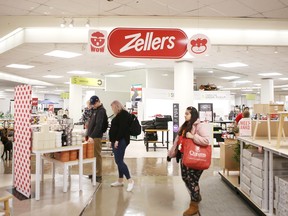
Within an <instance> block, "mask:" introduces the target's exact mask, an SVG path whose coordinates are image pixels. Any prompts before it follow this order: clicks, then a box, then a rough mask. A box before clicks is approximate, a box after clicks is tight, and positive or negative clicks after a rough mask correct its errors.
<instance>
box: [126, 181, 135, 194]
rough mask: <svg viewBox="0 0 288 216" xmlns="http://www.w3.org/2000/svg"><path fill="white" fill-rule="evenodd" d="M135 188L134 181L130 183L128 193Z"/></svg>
mask: <svg viewBox="0 0 288 216" xmlns="http://www.w3.org/2000/svg"><path fill="white" fill-rule="evenodd" d="M133 187H134V181H133V180H132V182H131V183H128V186H127V191H128V192H131V191H132V190H133Z"/></svg>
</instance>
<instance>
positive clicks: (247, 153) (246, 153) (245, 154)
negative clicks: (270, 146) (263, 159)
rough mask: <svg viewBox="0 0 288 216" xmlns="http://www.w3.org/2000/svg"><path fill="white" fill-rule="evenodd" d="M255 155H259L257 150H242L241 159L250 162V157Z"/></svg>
mask: <svg viewBox="0 0 288 216" xmlns="http://www.w3.org/2000/svg"><path fill="white" fill-rule="evenodd" d="M255 154H260V153H259V152H258V149H257V148H256V149H243V157H244V158H246V159H247V160H249V161H251V158H252V156H253V155H255Z"/></svg>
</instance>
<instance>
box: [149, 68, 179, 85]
mask: <svg viewBox="0 0 288 216" xmlns="http://www.w3.org/2000/svg"><path fill="white" fill-rule="evenodd" d="M163 74H165V75H166V76H163ZM146 88H157V89H174V72H173V71H172V72H171V71H167V70H156V69H155V70H152V69H149V70H148V71H147V79H146Z"/></svg>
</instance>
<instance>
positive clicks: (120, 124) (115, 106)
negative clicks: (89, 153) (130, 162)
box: [109, 100, 134, 192]
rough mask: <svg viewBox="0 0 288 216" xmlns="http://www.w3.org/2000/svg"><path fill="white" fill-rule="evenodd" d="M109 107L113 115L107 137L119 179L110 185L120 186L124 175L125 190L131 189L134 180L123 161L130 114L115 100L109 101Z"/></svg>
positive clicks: (128, 137)
mask: <svg viewBox="0 0 288 216" xmlns="http://www.w3.org/2000/svg"><path fill="white" fill-rule="evenodd" d="M111 108H112V110H113V113H114V115H115V117H114V118H113V119H112V122H111V128H110V130H109V139H110V141H111V144H112V149H113V153H114V158H115V163H116V164H117V166H118V173H119V179H118V180H117V181H116V182H114V183H112V184H111V187H121V186H123V185H124V183H123V182H124V176H125V177H126V179H127V180H128V186H127V191H129V192H130V191H132V189H133V187H134V181H133V180H132V178H131V176H130V172H129V169H128V167H127V165H126V164H125V162H124V155H125V150H126V147H127V146H128V145H129V143H130V133H129V125H130V122H131V117H130V114H129V113H128V112H127V111H126V110H125V109H124V106H123V105H122V104H121V103H120V102H119V101H117V100H115V101H113V102H112V103H111Z"/></svg>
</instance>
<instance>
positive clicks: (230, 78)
mask: <svg viewBox="0 0 288 216" xmlns="http://www.w3.org/2000/svg"><path fill="white" fill-rule="evenodd" d="M239 78H240V77H237V76H227V77H221V79H226V80H233V79H239Z"/></svg>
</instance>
